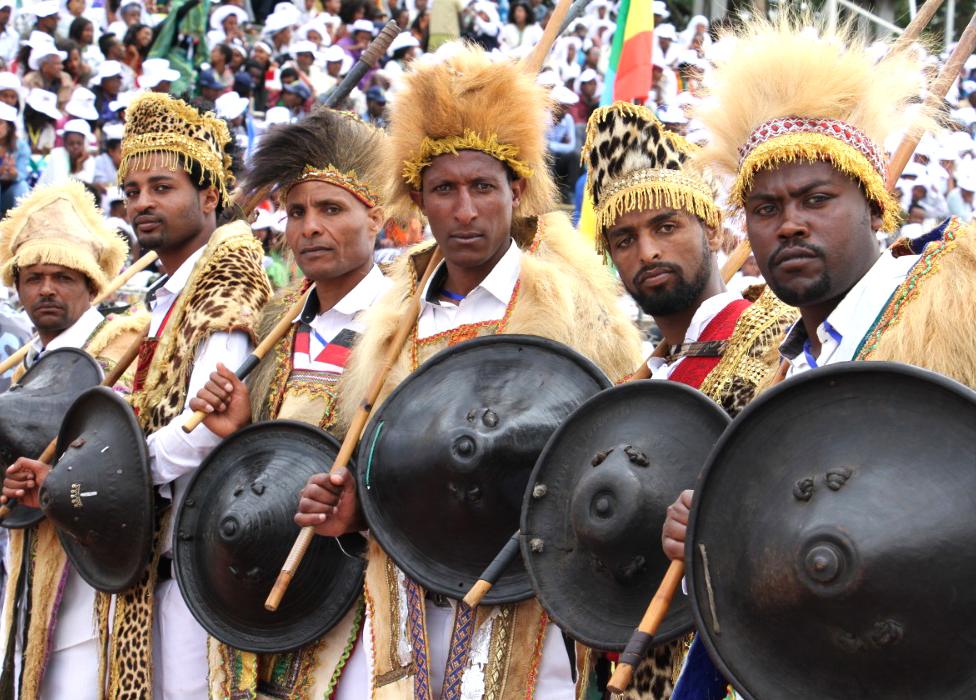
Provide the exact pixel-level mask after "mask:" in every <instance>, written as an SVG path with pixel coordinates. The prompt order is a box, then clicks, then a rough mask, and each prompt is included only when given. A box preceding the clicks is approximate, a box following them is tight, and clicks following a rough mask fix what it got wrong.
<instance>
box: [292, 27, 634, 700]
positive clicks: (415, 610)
mask: <svg viewBox="0 0 976 700" xmlns="http://www.w3.org/2000/svg"><path fill="white" fill-rule="evenodd" d="M440 52H441V55H440V56H439V58H440V59H441V60H439V61H436V62H430V63H427V64H425V65H423V66H420V67H418V68H417V69H416V70H413V71H411V72H410V73H408V74H406V75H405V76H404V78H403V81H404V82H403V84H402V85H401V87H400V89H399V90H398V91H397V94H396V97H395V98H394V103H393V106H392V109H391V110H390V114H391V119H390V130H389V133H390V140H389V142H388V144H389V147H388V148H387V149H385V153H384V158H383V161H384V162H385V163H387V164H398V165H397V166H396V167H387V169H386V171H385V175H386V189H385V191H386V192H387V198H386V199H385V201H384V204H385V205H386V206H387V207H388V209H390V210H391V211H392V213H393V214H394V215H396V216H400V217H402V218H403V219H407V218H409V217H415V216H417V215H418V214H423V215H424V216H425V217H426V218H427V220H428V221H429V223H430V228H431V231H432V233H433V236H434V239H435V240H436V242H437V245H438V247H439V248H440V250H441V251H442V252H443V254H444V261H443V262H442V263H441V264H440V265H438V266H437V268H436V269H435V271H434V273H433V274H432V276H431V277H430V279H429V280H428V283H427V284H426V286H425V287H424V288H423V289H422V290H421V295H422V310H421V313H420V316H419V320H418V321H417V323H416V326H415V330H414V332H413V333H412V335H411V336H410V337H409V339H408V341H407V343H406V345H405V347H404V348H403V349H402V351H401V352H400V354H399V356H398V357H397V358H396V359H395V361H394V362H393V366H392V369H391V372H390V374H389V376H388V378H387V381H386V384H385V385H384V389H383V391H382V393H381V395H380V397H379V398H378V400H377V401H376V402H375V405H377V406H378V405H380V404H381V403H382V401H383V400H384V399H385V398H386V397H387V396H388V395H389V394H390V392H391V391H393V390H394V388H395V387H396V386H397V385H398V384H399V383H400V382H401V381H403V380H404V379H405V378H406V376H407V375H408V374H409V373H410V372H412V371H413V370H415V369H416V368H417V367H418V366H419V365H420V364H421V363H423V362H424V361H426V360H427V359H429V358H430V357H432V356H433V355H435V354H436V353H437V352H438V351H440V350H443V349H445V348H448V347H450V346H453V345H456V344H458V343H463V342H465V341H468V340H472V339H474V338H478V337H481V336H487V335H496V334H503V333H515V334H529V335H537V336H542V337H545V338H549V339H551V340H556V341H559V342H562V343H565V344H566V345H569V346H571V347H573V348H574V349H576V350H577V351H578V352H580V353H582V354H583V355H585V356H587V357H589V358H590V359H591V360H592V361H593V362H594V363H595V364H596V365H598V366H599V367H601V368H602V369H603V370H604V371H605V372H606V373H607V374H608V375H609V376H610V377H611V378H614V379H619V378H621V377H622V376H624V375H626V374H628V373H630V372H632V371H633V370H634V368H635V367H636V366H638V365H639V363H640V361H641V356H640V349H639V343H638V338H637V332H636V329H635V328H634V327H633V324H631V323H630V322H629V321H628V319H627V318H626V317H625V316H624V314H623V312H622V311H621V310H620V309H619V307H618V300H617V295H618V285H617V284H616V282H615V280H614V279H613V277H612V276H611V275H610V273H609V272H608V271H607V270H606V269H605V268H603V267H602V266H601V265H600V261H599V259H598V258H597V257H596V256H595V255H594V254H593V252H592V251H589V250H586V248H585V246H584V245H583V243H582V239H581V238H580V237H579V236H578V235H577V233H576V232H575V231H574V230H573V229H572V226H571V224H570V223H569V220H568V219H567V218H566V217H565V216H564V215H563V214H561V213H558V212H557V213H554V212H552V211H551V210H552V208H553V206H554V201H555V200H554V196H555V187H554V184H553V181H552V177H551V174H550V172H549V169H548V166H547V164H546V155H545V154H546V139H545V128H546V127H545V125H546V123H547V122H548V116H547V110H548V107H549V99H548V94H547V91H546V89H545V88H544V87H542V86H540V85H538V84H537V83H536V82H535V80H534V77H535V76H534V75H531V74H529V73H528V72H527V71H525V70H524V69H523V68H522V67H520V66H518V65H516V64H514V63H510V62H507V61H492V60H491V58H490V57H489V56H488V55H487V54H486V53H485V52H484V51H482V50H481V49H478V48H474V47H470V46H464V45H460V44H448V45H446V46H444V47H442V49H441V50H440ZM514 114H518V115H519V118H518V119H513V118H512V115H514ZM432 254H433V246H431V245H429V244H421V245H420V246H418V247H417V248H414V249H412V250H410V251H409V252H407V253H405V254H404V255H403V256H401V258H400V259H399V260H398V261H397V263H396V265H395V266H394V269H393V270H392V272H391V277H392V279H393V286H392V288H391V290H390V292H389V293H388V294H387V295H386V296H384V297H383V299H382V300H381V301H380V302H379V303H377V304H376V305H374V306H373V308H372V309H371V310H370V312H369V313H367V315H366V325H367V329H366V332H365V333H364V334H363V337H362V339H361V340H360V342H359V344H358V345H357V346H356V349H355V350H354V352H353V355H352V358H351V359H350V363H349V365H348V367H347V368H346V371H345V373H344V374H343V378H342V383H341V386H340V395H339V402H340V406H341V410H342V418H343V422H347V421H348V420H349V419H350V417H351V416H352V415H353V413H354V412H355V410H356V407H357V406H358V404H359V402H360V401H361V400H362V397H363V396H364V395H365V394H366V389H367V386H368V385H369V384H370V383H371V382H372V380H373V377H374V375H375V373H376V371H377V368H378V367H379V366H380V365H381V363H382V362H383V358H384V357H385V355H386V353H387V348H388V346H389V344H390V342H391V340H392V337H393V335H394V333H395V329H396V328H397V326H398V321H399V320H400V319H404V318H406V317H408V316H409V315H413V318H417V317H416V314H415V312H414V311H413V309H412V304H413V291H414V290H415V289H416V287H417V285H418V281H419V280H420V279H421V277H422V274H423V271H424V270H425V269H426V266H427V263H428V260H429V259H430V257H431V255H432ZM445 449H447V447H446V446H445ZM430 505H431V512H432V513H436V512H437V507H438V504H436V503H431V504H430ZM296 522H297V523H298V524H299V525H303V526H304V525H307V526H312V527H314V528H315V531H316V532H317V533H318V534H320V535H326V536H328V535H333V536H334V535H339V534H344V533H347V532H351V531H358V530H362V529H363V528H364V526H365V524H364V522H363V519H362V515H361V513H360V510H359V506H358V504H357V501H356V487H355V480H354V479H353V478H352V477H351V475H350V474H349V473H348V472H345V473H342V474H332V475H321V476H314V477H312V478H311V479H310V480H309V483H308V484H307V485H306V487H305V489H304V490H303V492H302V500H301V503H300V505H299V513H298V515H297V517H296ZM366 598H367V600H368V601H370V602H369V605H367V608H366V623H365V624H366V629H367V630H368V633H364V634H363V635H362V636H361V637H360V639H359V641H358V643H357V644H356V648H355V650H354V651H353V654H352V657H351V658H350V662H349V663H350V664H353V663H360V664H363V667H364V668H366V669H368V671H369V677H366V678H363V679H362V685H361V686H360V688H359V689H358V690H359V693H360V696H361V697H373V698H377V699H384V700H392V699H396V700H400V699H404V700H406V699H408V698H414V697H445V698H447V697H460V696H461V695H462V694H463V696H464V697H472V698H474V697H477V698H489V697H497V698H506V699H507V698H525V697H537V698H546V700H570V699H571V698H574V697H575V690H574V684H573V678H572V671H571V667H570V659H569V655H568V654H567V651H566V648H565V646H564V645H563V640H562V638H561V635H560V633H559V630H558V629H557V628H556V627H555V626H554V625H552V624H550V623H549V621H548V618H547V616H546V615H545V614H544V612H543V611H542V608H541V606H540V605H539V602H538V601H537V600H536V599H534V598H532V599H529V600H527V601H524V602H522V603H518V604H512V605H499V606H490V605H482V606H479V607H478V608H477V612H476V613H471V612H470V610H471V609H470V608H466V606H461V605H458V606H457V607H455V606H454V605H452V603H451V602H450V601H448V600H447V599H446V598H444V597H443V596H437V595H434V594H433V593H431V594H427V592H426V591H424V589H423V588H422V586H421V585H420V584H419V583H417V582H415V581H413V580H412V579H411V578H410V577H409V576H407V575H406V574H404V573H403V572H401V571H400V570H399V569H398V568H397V567H396V565H395V563H394V561H393V560H392V559H391V558H390V557H389V555H388V554H387V553H386V552H385V551H384V550H383V549H382V547H380V545H379V544H378V543H377V542H376V541H375V540H374V541H372V542H371V544H370V551H369V557H368V565H367V570H366ZM455 613H457V614H455ZM405 614H406V615H408V616H409V619H411V620H414V621H415V622H413V623H411V625H410V626H411V628H412V630H413V633H411V634H410V639H408V638H407V637H405V636H404V635H403V630H404V625H406V624H407V619H408V618H407V617H405ZM467 632H470V634H468V633H467ZM398 640H399V641H398ZM391 649H392V650H393V652H392V653H391ZM489 649H491V653H490V655H489V654H488V650H489ZM462 688H463V691H462Z"/></svg>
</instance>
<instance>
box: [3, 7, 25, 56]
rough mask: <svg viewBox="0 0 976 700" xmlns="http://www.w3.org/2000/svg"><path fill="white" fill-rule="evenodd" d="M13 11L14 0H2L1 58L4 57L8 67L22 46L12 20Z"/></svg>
mask: <svg viewBox="0 0 976 700" xmlns="http://www.w3.org/2000/svg"><path fill="white" fill-rule="evenodd" d="M13 13H14V3H13V0H0V59H3V61H4V63H6V65H7V67H8V68H9V66H10V64H11V63H13V61H14V59H15V58H16V57H17V50H18V49H19V48H20V35H18V34H17V30H16V29H14V26H13V23H12V22H11V21H10V20H11V19H12V18H13Z"/></svg>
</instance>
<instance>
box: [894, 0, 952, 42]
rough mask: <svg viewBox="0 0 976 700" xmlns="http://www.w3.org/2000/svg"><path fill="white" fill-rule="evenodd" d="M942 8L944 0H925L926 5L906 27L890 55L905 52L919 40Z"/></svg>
mask: <svg viewBox="0 0 976 700" xmlns="http://www.w3.org/2000/svg"><path fill="white" fill-rule="evenodd" d="M941 6H942V0H925V4H924V5H922V6H921V7H920V8H919V9H918V12H917V13H916V14H915V17H913V18H912V21H911V22H909V23H908V26H907V27H905V31H904V32H902V33H901V36H899V37H898V38H897V39H896V40H895V43H894V44H892V45H891V50H890V52H889V53H895V52H897V51H903V50H904V49H907V48H908V47H909V46H911V44H912V42H913V41H915V40H916V39H918V37H919V36H921V34H922V30H923V29H925V27H926V26H928V23H929V22H930V21H931V20H932V17H934V16H935V13H936V12H937V11H938V9H939V8H940V7H941Z"/></svg>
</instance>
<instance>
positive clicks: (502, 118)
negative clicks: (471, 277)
mask: <svg viewBox="0 0 976 700" xmlns="http://www.w3.org/2000/svg"><path fill="white" fill-rule="evenodd" d="M412 66H413V69H412V70H410V71H408V72H407V73H406V74H405V75H404V76H403V81H402V84H401V86H400V87H399V89H398V90H397V91H396V94H395V95H394V97H393V98H392V100H391V105H390V125H389V149H388V150H389V153H388V157H387V158H385V160H386V162H388V163H402V164H403V166H402V168H401V169H399V170H398V169H397V168H392V167H391V168H390V172H389V177H388V184H387V188H386V196H385V198H384V199H385V202H386V205H387V206H388V208H390V209H391V213H392V214H393V215H394V216H396V217H397V218H399V219H400V220H408V219H410V218H411V217H413V216H416V215H417V213H418V212H417V209H416V207H415V206H414V204H413V201H412V200H411V198H410V193H411V192H412V191H416V190H418V189H420V186H421V181H422V177H423V171H424V169H425V168H426V167H427V166H428V165H430V163H431V161H432V160H433V159H434V158H436V157H438V156H440V155H444V154H446V153H457V152H458V151H462V150H475V151H481V152H483V153H487V154H488V155H490V156H492V157H493V158H496V159H498V160H500V161H501V162H503V163H505V164H506V165H507V166H508V167H509V168H510V169H511V170H512V172H514V173H515V175H516V176H518V177H521V178H525V179H526V183H527V184H526V188H525V192H524V193H523V195H522V198H521V201H520V202H519V206H518V207H517V208H516V210H515V216H516V217H517V218H526V217H530V216H537V215H539V214H543V213H545V212H547V211H550V210H551V209H552V207H553V205H554V202H555V199H554V193H555V188H554V185H553V181H552V176H551V175H550V173H549V168H548V165H547V163H546V130H547V128H548V126H549V123H550V121H551V118H550V112H549V107H550V98H549V94H548V91H547V90H546V89H545V88H544V87H542V86H541V85H539V84H537V83H536V81H535V74H534V73H531V72H529V71H527V70H525V69H524V68H523V67H520V66H519V65H518V64H516V63H514V62H512V61H511V60H509V59H507V58H501V59H493V58H492V57H491V56H489V55H488V54H487V53H485V52H484V51H483V50H482V49H480V48H478V47H476V46H472V45H468V44H463V43H460V42H450V43H447V44H444V45H443V46H441V47H440V48H439V49H438V50H437V52H436V53H434V54H432V55H430V56H426V57H424V58H423V59H422V60H420V61H415V62H414V63H413V64H412Z"/></svg>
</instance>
